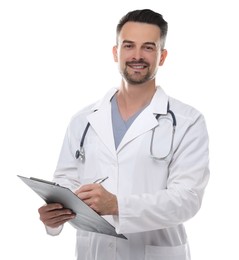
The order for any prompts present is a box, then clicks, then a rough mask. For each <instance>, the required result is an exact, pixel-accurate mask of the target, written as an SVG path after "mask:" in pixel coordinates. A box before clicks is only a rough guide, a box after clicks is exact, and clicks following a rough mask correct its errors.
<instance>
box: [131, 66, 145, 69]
mask: <svg viewBox="0 0 239 260" xmlns="http://www.w3.org/2000/svg"><path fill="white" fill-rule="evenodd" d="M133 68H135V69H143V68H144V66H133Z"/></svg>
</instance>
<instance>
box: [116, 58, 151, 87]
mask: <svg viewBox="0 0 239 260" xmlns="http://www.w3.org/2000/svg"><path fill="white" fill-rule="evenodd" d="M134 64H137V65H140V64H141V65H142V66H144V67H145V69H147V71H146V73H145V72H144V73H142V72H141V71H133V72H130V71H129V69H128V68H129V67H130V69H132V70H133V68H131V66H132V65H134ZM121 75H122V77H123V78H124V79H125V80H126V82H127V83H128V84H131V85H138V84H142V83H145V82H147V81H149V80H151V79H152V78H154V75H153V74H152V73H151V72H150V70H149V64H148V63H146V62H144V61H138V62H137V61H132V62H126V66H125V69H124V70H122V71H121Z"/></svg>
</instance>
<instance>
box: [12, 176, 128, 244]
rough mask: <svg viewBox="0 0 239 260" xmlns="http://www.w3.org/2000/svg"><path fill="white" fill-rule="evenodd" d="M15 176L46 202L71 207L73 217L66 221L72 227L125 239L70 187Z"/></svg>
mask: <svg viewBox="0 0 239 260" xmlns="http://www.w3.org/2000/svg"><path fill="white" fill-rule="evenodd" d="M17 176H18V177H19V178H20V179H21V180H22V181H23V182H24V183H25V184H26V185H28V186H29V187H30V188H31V189H32V190H33V191H35V192H36V193H37V194H38V195H39V196H40V197H41V198H42V199H43V200H44V201H45V202H46V203H54V202H57V203H61V204H62V205H63V206H64V207H65V208H68V209H71V210H72V211H73V212H74V213H75V214H76V217H75V218H74V219H72V220H69V221H68V222H69V223H70V224H71V225H72V226H73V227H75V228H79V229H83V230H86V231H90V232H96V233H101V234H106V235H110V236H114V237H119V238H123V239H127V238H126V237H125V236H124V235H122V234H117V233H116V231H115V228H114V226H112V225H111V224H110V223H109V222H108V221H106V220H105V219H104V218H103V217H101V216H100V215H99V214H97V213H96V212H95V211H94V210H93V209H91V208H90V207H89V206H88V205H86V204H85V203H84V202H83V201H82V200H81V199H80V198H79V197H78V196H77V195H76V194H74V193H73V192H72V191H71V190H70V189H68V188H66V187H63V186H60V185H58V184H55V183H53V182H50V181H45V180H42V179H37V178H33V177H30V178H28V177H24V176H20V175H17Z"/></svg>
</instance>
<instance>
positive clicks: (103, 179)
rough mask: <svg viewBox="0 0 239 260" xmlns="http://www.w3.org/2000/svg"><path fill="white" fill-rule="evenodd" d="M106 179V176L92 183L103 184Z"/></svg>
mask: <svg viewBox="0 0 239 260" xmlns="http://www.w3.org/2000/svg"><path fill="white" fill-rule="evenodd" d="M108 178H109V177H108V176H107V177H105V178H100V179H97V180H96V181H94V182H93V183H98V184H100V183H102V182H104V181H105V180H107V179H108Z"/></svg>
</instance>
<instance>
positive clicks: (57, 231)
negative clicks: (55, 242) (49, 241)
mask: <svg viewBox="0 0 239 260" xmlns="http://www.w3.org/2000/svg"><path fill="white" fill-rule="evenodd" d="M45 229H46V232H47V234H48V235H50V236H57V235H59V234H60V233H61V231H62V229H63V225H61V226H59V227H57V228H51V227H48V226H45Z"/></svg>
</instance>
